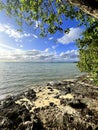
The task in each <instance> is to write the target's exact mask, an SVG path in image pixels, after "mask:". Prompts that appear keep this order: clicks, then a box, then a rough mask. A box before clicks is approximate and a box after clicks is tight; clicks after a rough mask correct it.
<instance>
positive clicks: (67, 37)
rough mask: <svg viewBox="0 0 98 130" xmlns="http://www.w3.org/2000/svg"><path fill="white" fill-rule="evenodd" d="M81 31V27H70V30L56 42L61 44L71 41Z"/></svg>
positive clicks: (77, 36) (78, 35)
mask: <svg viewBox="0 0 98 130" xmlns="http://www.w3.org/2000/svg"><path fill="white" fill-rule="evenodd" d="M81 33H82V29H81V28H70V32H69V33H68V34H64V36H63V37H61V38H58V39H57V42H59V43H62V44H69V43H72V42H74V41H75V40H76V39H78V38H79V37H80V35H81Z"/></svg>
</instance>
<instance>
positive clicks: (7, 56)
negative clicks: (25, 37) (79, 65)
mask: <svg viewBox="0 0 98 130" xmlns="http://www.w3.org/2000/svg"><path fill="white" fill-rule="evenodd" d="M77 60H78V51H77V50H69V51H66V52H61V53H60V54H57V52H56V51H50V50H49V48H46V49H45V50H43V51H41V50H35V49H33V50H21V49H15V48H12V47H10V46H2V44H0V61H9V62H10V61H14V62H66V61H77Z"/></svg>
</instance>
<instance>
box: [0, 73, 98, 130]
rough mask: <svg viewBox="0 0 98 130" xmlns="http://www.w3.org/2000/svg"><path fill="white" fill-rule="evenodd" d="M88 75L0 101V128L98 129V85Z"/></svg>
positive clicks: (50, 83) (19, 129)
mask: <svg viewBox="0 0 98 130" xmlns="http://www.w3.org/2000/svg"><path fill="white" fill-rule="evenodd" d="M88 78H89V77H88V76H87V75H82V76H80V77H77V78H75V79H66V80H63V81H57V82H53V81H51V82H48V83H47V84H46V85H45V86H39V87H35V88H33V87H32V88H31V89H28V90H27V91H24V92H22V93H21V94H18V95H13V96H7V97H6V98H5V99H4V100H1V101H0V130H98V87H97V86H94V85H93V81H92V79H90V80H88Z"/></svg>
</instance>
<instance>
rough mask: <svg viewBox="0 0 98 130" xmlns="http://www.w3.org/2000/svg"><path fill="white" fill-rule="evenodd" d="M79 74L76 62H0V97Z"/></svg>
mask: <svg viewBox="0 0 98 130" xmlns="http://www.w3.org/2000/svg"><path fill="white" fill-rule="evenodd" d="M79 75H81V73H80V71H79V70H78V68H77V66H76V63H33V62H26V63H24V62H21V63H20V62H5V63H3V62H1V63H0V99H3V98H5V97H6V96H7V95H11V94H18V93H20V92H22V91H25V90H27V89H28V88H31V87H32V86H33V85H34V86H36V85H43V84H45V83H47V82H50V81H57V80H64V79H68V78H74V77H76V76H79Z"/></svg>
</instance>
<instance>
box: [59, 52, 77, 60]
mask: <svg viewBox="0 0 98 130" xmlns="http://www.w3.org/2000/svg"><path fill="white" fill-rule="evenodd" d="M78 56H79V52H78V51H77V50H68V51H66V52H61V53H60V57H61V58H62V59H63V60H66V61H78Z"/></svg>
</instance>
